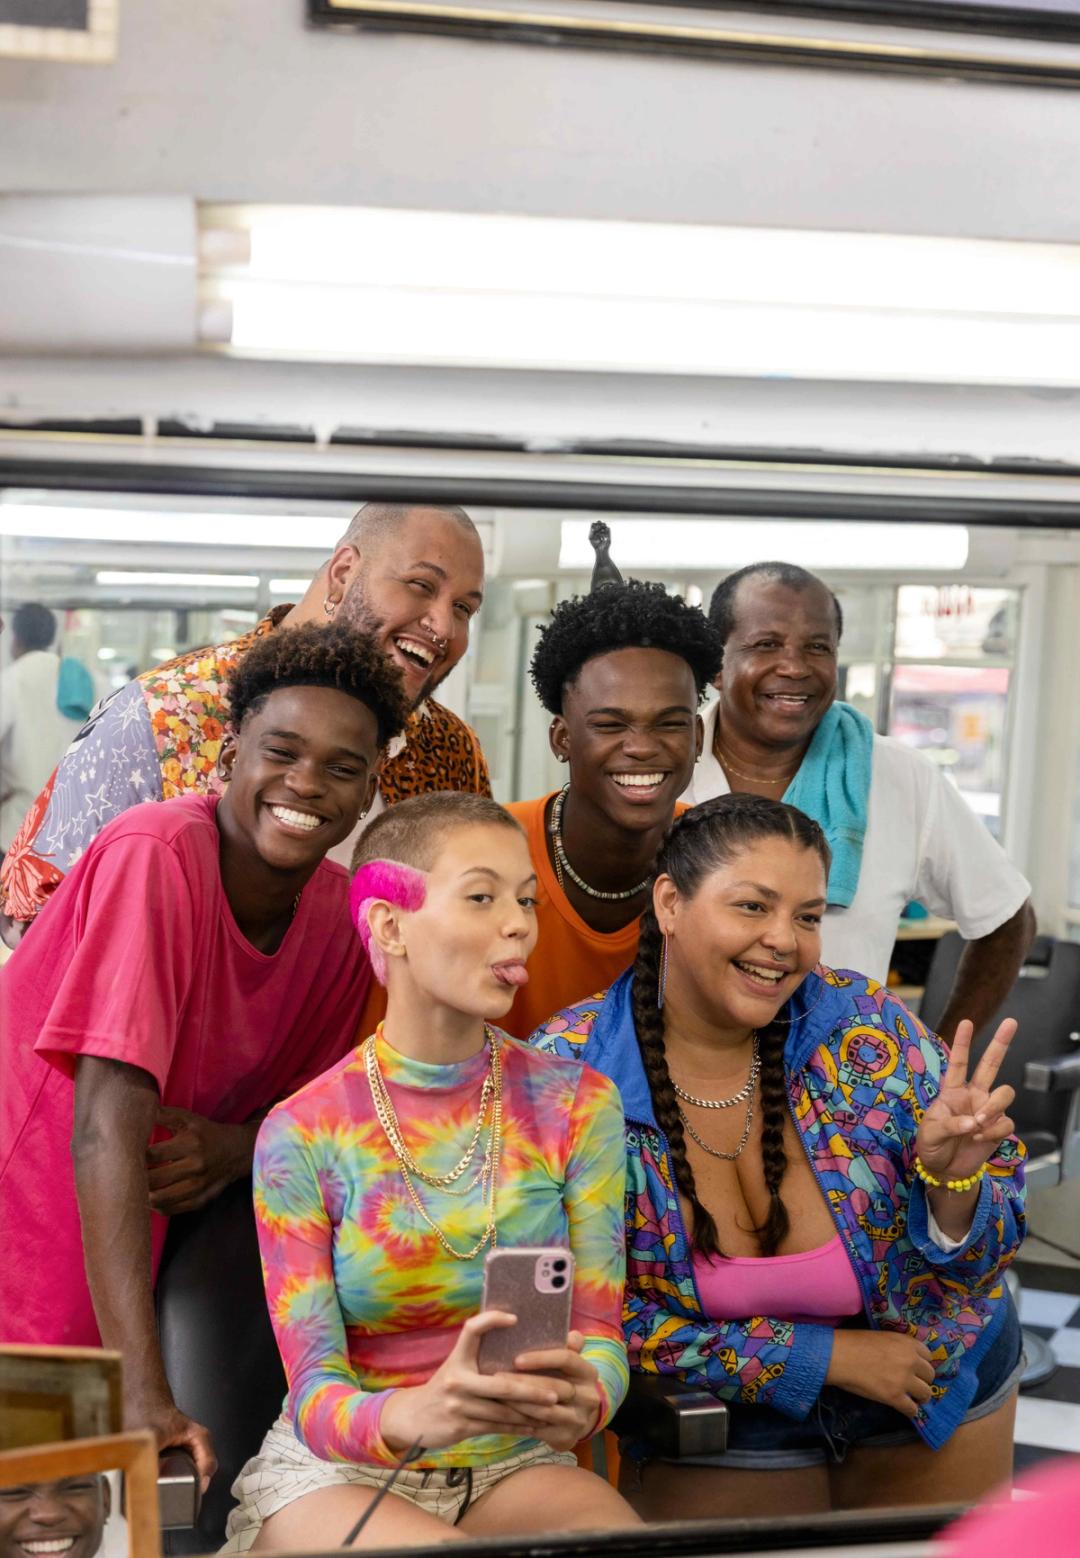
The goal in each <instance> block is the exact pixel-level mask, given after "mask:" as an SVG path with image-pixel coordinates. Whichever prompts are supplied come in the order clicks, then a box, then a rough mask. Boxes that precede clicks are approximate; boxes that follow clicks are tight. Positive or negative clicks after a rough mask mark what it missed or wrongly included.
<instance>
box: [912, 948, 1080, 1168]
mask: <svg viewBox="0 0 1080 1558" xmlns="http://www.w3.org/2000/svg"><path fill="white" fill-rule="evenodd" d="M964 946H965V943H964V941H963V938H962V937H961V936H959V935H958V934H957V932H955V931H952V932H950V934H949V935H947V936H943V937H942V938H941V940H940V941H939V942H938V944H937V949H936V950H935V952H934V957H933V961H932V962H931V964H930V972H929V974H928V976H927V980H926V990H925V992H924V994H923V998H922V1002H921V1005H920V1015H921V1017H922V1020H923V1022H925V1023H926V1025H927V1027H929V1028H931V1029H934V1031H935V1032H936V1031H937V1030H936V1024H937V1022H938V1021H939V1020H940V1018H941V1015H942V1013H943V1012H944V1010H945V1004H946V1002H947V1001H948V998H949V992H950V991H951V989H952V986H953V980H954V978H955V977H956V970H957V968H958V966H959V963H960V958H961V955H962V953H963V950H964ZM1006 1017H1015V1018H1016V1020H1017V1022H1018V1023H1019V1024H1020V1028H1019V1031H1018V1033H1017V1035H1016V1038H1015V1039H1014V1040H1013V1042H1012V1044H1011V1045H1010V1046H1009V1053H1008V1055H1007V1056H1006V1058H1005V1063H1004V1065H1003V1066H1002V1068H1001V1071H1000V1072H999V1073H998V1082H999V1083H1007V1084H1008V1085H1009V1086H1010V1087H1014V1088H1015V1089H1016V1102H1015V1104H1014V1105H1013V1107H1012V1110H1011V1111H1010V1112H1011V1114H1012V1117H1013V1119H1014V1120H1015V1121H1016V1131H1017V1135H1018V1136H1020V1137H1021V1138H1022V1139H1023V1141H1024V1142H1025V1143H1026V1144H1027V1149H1028V1152H1029V1153H1030V1155H1031V1156H1032V1157H1033V1158H1035V1157H1039V1156H1041V1155H1042V1154H1043V1153H1045V1152H1053V1151H1054V1150H1055V1149H1056V1148H1058V1147H1060V1146H1061V1144H1062V1139H1063V1136H1064V1132H1065V1120H1066V1116H1067V1115H1068V1112H1069V1103H1070V1099H1069V1094H1068V1093H1065V1092H1057V1093H1035V1092H1032V1091H1031V1090H1030V1089H1029V1088H1025V1087H1024V1067H1025V1065H1026V1064H1027V1062H1028V1061H1029V1060H1041V1059H1048V1058H1054V1057H1060V1056H1063V1055H1071V1054H1075V1053H1076V1049H1077V1045H1076V1041H1075V1040H1074V1039H1072V1038H1071V1037H1070V1035H1071V1034H1073V1033H1076V1032H1077V1031H1078V1030H1080V944H1077V943H1075V942H1069V941H1055V940H1054V939H1053V938H1052V937H1050V936H1037V937H1036V938H1035V941H1034V942H1033V943H1032V947H1031V951H1030V952H1029V953H1028V956H1027V958H1026V960H1025V962H1024V966H1023V968H1022V969H1021V970H1020V975H1019V977H1018V979H1017V981H1016V983H1015V984H1014V985H1013V987H1012V989H1011V991H1010V992H1009V994H1008V996H1007V997H1006V999H1005V1000H1004V1001H1003V1002H1002V1004H1001V1006H1000V1007H999V1008H998V1010H997V1011H996V1012H995V1013H994V1015H993V1016H992V1017H991V1019H990V1021H989V1022H987V1023H985V1024H984V1025H983V1027H981V1028H980V1029H979V1031H978V1033H976V1035H975V1042H974V1044H973V1046H972V1053H973V1055H975V1056H979V1055H981V1054H982V1052H983V1051H984V1050H985V1048H986V1046H987V1044H988V1043H989V1042H990V1040H991V1038H992V1037H993V1034H994V1030H995V1029H996V1028H997V1025H998V1023H1000V1022H1001V1021H1002V1020H1003V1019H1004V1018H1006Z"/></svg>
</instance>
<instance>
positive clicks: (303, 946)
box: [0, 795, 371, 1346]
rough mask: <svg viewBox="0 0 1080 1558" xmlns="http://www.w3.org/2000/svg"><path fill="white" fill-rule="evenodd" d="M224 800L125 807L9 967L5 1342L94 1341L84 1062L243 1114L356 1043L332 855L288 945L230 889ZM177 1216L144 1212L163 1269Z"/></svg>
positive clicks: (2, 1125)
mask: <svg viewBox="0 0 1080 1558" xmlns="http://www.w3.org/2000/svg"><path fill="white" fill-rule="evenodd" d="M216 807H217V798H216V797H214V796H206V795H199V796H190V797H188V796H185V797H183V798H181V799H177V800H172V801H167V802H166V803H165V804H164V805H160V804H159V805H155V804H152V803H148V804H146V805H142V806H135V807H132V808H131V809H130V810H129V811H127V812H125V813H124V814H123V815H122V816H120V817H118V818H116V820H115V821H114V822H112V823H110V824H109V825H108V827H106V828H104V829H103V830H102V832H101V833H99V834H98V836H97V837H96V838H95V839H94V841H93V842H92V843H91V844H90V846H89V848H88V849H87V851H86V853H85V854H84V855H83V856H82V858H81V859H80V860H79V861H78V862H77V864H76V865H75V866H74V868H73V869H72V870H71V872H70V873H69V875H68V876H67V877H66V878H65V879H64V881H63V883H62V884H61V886H60V887H58V888H57V890H56V893H55V894H54V896H53V897H52V899H51V900H50V902H49V905H48V907H47V909H46V911H45V913H44V914H42V916H41V917H40V919H39V920H38V921H37V922H36V923H35V924H34V926H33V927H32V929H31V930H30V931H29V933H28V934H27V935H26V936H25V937H24V939H23V940H22V941H21V942H20V944H19V947H18V949H17V951H16V952H15V954H14V955H13V956H12V957H11V958H10V959H9V960H8V962H7V963H6V964H5V966H4V967H3V969H2V970H0V1076H2V1079H3V1082H2V1086H0V1250H2V1251H3V1259H2V1260H0V1342H41V1343H68V1344H71V1345H81V1346H94V1345H97V1344H98V1330H97V1324H96V1321H95V1319H94V1311H93V1306H92V1304H91V1301H90V1293H89V1290H88V1288H87V1285H86V1278H85V1274H84V1268H83V1253H82V1239H81V1231H80V1223H79V1209H78V1202H77V1199H76V1194H75V1180H74V1174H73V1170H72V1166H71V1150H70V1143H71V1131H72V1118H73V1103H74V1095H75V1089H74V1085H73V1081H72V1078H73V1075H74V1069H75V1058H76V1056H78V1055H96V1056H101V1057H104V1058H109V1059H113V1060H120V1061H125V1062H126V1063H127V1064H129V1065H132V1066H138V1067H141V1069H142V1070H143V1071H147V1072H149V1074H150V1075H151V1076H152V1077H153V1078H154V1080H155V1082H156V1083H157V1086H158V1091H159V1092H160V1094H161V1099H162V1102H163V1103H164V1104H166V1105H169V1106H172V1107H176V1108H181V1109H191V1110H194V1111H195V1112H196V1113H198V1114H203V1115H207V1116H208V1117H209V1118H211V1119H214V1120H219V1121H223V1122H230V1123H237V1122H240V1121H243V1120H247V1119H249V1118H250V1117H251V1116H252V1115H253V1114H255V1113H257V1112H258V1111H260V1110H262V1109H265V1108H266V1107H267V1106H268V1105H270V1104H272V1103H274V1102H276V1101H277V1100H279V1099H282V1098H285V1097H287V1096H288V1095H289V1094H290V1093H293V1092H295V1091H296V1089H297V1088H299V1087H301V1086H303V1085H304V1083H306V1082H308V1081H310V1080H311V1079H312V1078H313V1077H316V1076H318V1075H319V1073H320V1072H321V1071H324V1070H326V1069H327V1067H329V1066H331V1065H333V1064H334V1063H335V1062H336V1061H338V1060H340V1059H341V1057H342V1056H343V1055H345V1054H346V1053H347V1052H348V1050H349V1048H350V1046H351V1044H352V1041H353V1036H354V1034H355V1031H356V1023H357V1019H358V1016H359V1012H360V1007H361V1004H362V1002H363V998H364V995H365V994H366V992H367V987H368V984H369V982H370V979H371V971H370V967H369V965H368V962H367V958H366V956H365V954H364V952H363V949H362V947H361V945H360V939H359V937H358V936H357V935H356V933H355V931H354V930H353V929H352V926H351V924H350V922H349V916H348V912H347V904H346V892H347V878H346V874H345V872H344V871H343V870H342V868H341V867H340V866H336V865H332V864H330V863H329V862H327V861H324V862H323V863H322V864H321V865H320V866H319V868H318V870H317V871H316V872H315V875H314V876H313V877H312V879H311V881H310V882H309V883H308V885H307V886H306V887H305V888H304V892H303V897H302V898H301V900H300V905H299V908H298V909H297V912H296V917H295V919H294V920H293V922H292V924H291V925H290V927H289V929H288V931H287V932H286V935H285V939H284V940H283V942H282V944H281V946H280V947H279V948H278V950H277V952H275V953H274V954H273V956H270V957H268V956H267V955H266V954H265V953H262V952H258V951H257V950H256V949H255V948H254V947H253V946H252V945H251V944H250V942H248V941H247V940H245V938H244V937H243V935H242V934H241V933H240V930H239V928H238V926H237V924H236V921H235V920H234V918H233V915H232V911H231V909H230V908H229V904H228V901H227V900H226V897H225V894H224V891H223V889H222V885H221V873H220V865H219V836H218V830H217V826H216V824H215V821H214V812H215V809H216ZM166 1228H167V1221H166V1219H165V1218H164V1217H161V1216H159V1215H158V1214H156V1213H155V1214H152V1216H151V1229H152V1240H153V1268H154V1274H155V1277H156V1274H157V1265H158V1261H159V1258H160V1255H161V1248H162V1244H163V1242H164V1238H165V1232H166Z"/></svg>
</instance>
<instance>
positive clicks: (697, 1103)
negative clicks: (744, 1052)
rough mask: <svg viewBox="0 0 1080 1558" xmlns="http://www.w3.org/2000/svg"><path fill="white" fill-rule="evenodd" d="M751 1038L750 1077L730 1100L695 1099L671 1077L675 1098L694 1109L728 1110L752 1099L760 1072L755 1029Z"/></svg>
mask: <svg viewBox="0 0 1080 1558" xmlns="http://www.w3.org/2000/svg"><path fill="white" fill-rule="evenodd" d="M751 1038H752V1042H753V1053H752V1055H751V1058H750V1075H749V1076H748V1077H747V1079H746V1081H745V1082H744V1083H743V1085H742V1087H740V1089H739V1091H738V1092H737V1093H733V1094H732V1095H731V1097H730V1098H695V1097H694V1095H693V1093H687V1092H685V1091H684V1090H683V1089H682V1088H681V1087H680V1086H679V1084H678V1082H676V1080H675V1078H674V1077H672V1078H671V1085H672V1087H673V1088H674V1089H675V1096H676V1098H681V1099H682V1101H683V1103H684V1104H693V1105H694V1107H695V1108H696V1109H730V1108H732V1106H733V1105H734V1104H741V1103H744V1102H745V1101H746V1099H748V1098H750V1097H752V1096H753V1092H754V1089H755V1087H757V1079H758V1076H759V1074H760V1072H761V1050H760V1048H759V1045H758V1036H757V1030H756V1029H755V1030H754V1032H753V1034H752V1035H751Z"/></svg>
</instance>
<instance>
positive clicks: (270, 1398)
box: [157, 1179, 286, 1553]
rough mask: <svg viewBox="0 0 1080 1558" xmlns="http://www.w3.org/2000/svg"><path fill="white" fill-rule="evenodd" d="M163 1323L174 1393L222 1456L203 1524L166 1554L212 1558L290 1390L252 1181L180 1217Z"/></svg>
mask: <svg viewBox="0 0 1080 1558" xmlns="http://www.w3.org/2000/svg"><path fill="white" fill-rule="evenodd" d="M157 1315H158V1332H159V1334H160V1337H161V1353H162V1358H163V1359H164V1363H165V1373H166V1375H167V1377H168V1380H169V1384H170V1385H171V1387H172V1390H173V1394H174V1396H175V1397H176V1400H177V1402H178V1403H179V1404H180V1406H181V1407H182V1408H183V1410H184V1411H185V1412H186V1413H187V1414H188V1415H189V1416H190V1417H193V1418H194V1419H195V1420H196V1421H197V1422H199V1423H204V1424H205V1425H206V1427H207V1428H209V1430H210V1432H211V1434H212V1435H213V1438H214V1448H215V1449H216V1451H217V1457H218V1469H217V1472H216V1474H215V1476H214V1479H213V1481H212V1482H211V1484H210V1487H209V1489H208V1490H207V1493H206V1496H205V1498H204V1499H203V1500H202V1506H201V1508H200V1509H197V1514H196V1519H195V1523H194V1524H193V1525H192V1526H190V1527H188V1528H187V1529H175V1528H174V1529H171V1530H170V1529H165V1530H164V1531H163V1537H162V1544H163V1549H164V1551H165V1552H166V1553H209V1552H213V1551H214V1550H215V1549H216V1548H218V1547H220V1546H221V1545H222V1543H223V1542H224V1540H225V1522H226V1520H227V1518H228V1514H229V1510H230V1509H231V1508H232V1506H233V1498H232V1495H231V1493H230V1489H231V1487H232V1484H233V1481H234V1479H235V1478H236V1475H237V1473H238V1472H239V1471H240V1468H241V1467H242V1466H243V1464H244V1462H245V1461H246V1460H247V1459H248V1458H249V1456H252V1455H254V1454H255V1453H256V1451H257V1450H258V1448H259V1445H260V1444H261V1443H262V1440H263V1436H264V1434H265V1433H266V1430H267V1429H268V1428H269V1427H270V1425H271V1423H272V1422H273V1421H274V1419H275V1418H276V1417H277V1415H278V1413H279V1412H280V1410H281V1403H282V1401H283V1400H284V1398H285V1389H286V1386H285V1373H284V1370H283V1369H282V1366H281V1359H280V1356H279V1354H278V1350H277V1343H276V1342H275V1340H274V1333H273V1330H272V1328H271V1325H270V1316H269V1314H268V1312H267V1308H266V1296H265V1293H264V1291H263V1280H262V1269H261V1267H260V1265H259V1246H258V1241H257V1238H256V1234H255V1213H254V1208H253V1206H252V1200H251V1181H250V1179H243V1180H238V1181H237V1182H236V1183H235V1184H233V1185H230V1186H229V1187H228V1189H227V1190H226V1191H225V1192H224V1193H223V1194H222V1195H220V1196H218V1197H217V1199H216V1200H214V1201H211V1202H210V1204H209V1205H208V1206H206V1207H204V1208H203V1209H202V1211H200V1212H190V1213H185V1214H184V1215H183V1216H180V1217H174V1218H173V1219H172V1222H171V1224H170V1227H169V1234H168V1238H167V1240H166V1244H165V1253H164V1257H163V1259H162V1263H161V1271H160V1273H159V1275H158V1284H157ZM175 1496H176V1495H175V1494H174V1497H175ZM163 1513H164V1507H163ZM163 1525H164V1521H163Z"/></svg>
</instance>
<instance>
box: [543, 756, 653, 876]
mask: <svg viewBox="0 0 1080 1558" xmlns="http://www.w3.org/2000/svg"><path fill="white" fill-rule="evenodd" d="M569 788H570V786H569V784H564V785H563V787H562V789H561V790H560V791H559V793H558V795H557V796H556V797H555V804H554V806H553V807H552V808H551V823H550V825H549V827H548V832H549V833H550V834H551V843H552V848H553V851H554V854H555V875H556V877H557V879H558V883H559V886H560V887H561V888H562V890H563V892H564V893H565V891H566V883H565V882H564V881H563V872H564V871H565V872H566V874H567V876H568V877H569V878H570V880H571V881H572V882H573V884H574V886H575V887H579V888H580V889H581V891H582V892H583V893H587V894H588V896H589V897H590V898H603V899H604V900H605V901H606V902H608V903H623V902H625V900H626V899H627V898H636V897H637V896H638V894H639V893H643V892H644V891H645V889H646V888H647V887H648V885H649V880H650V877H648V876H647V877H646V878H645V880H644V881H643V882H639V883H638V885H637V886H636V887H628V888H626V889H625V890H624V891H623V892H620V893H602V892H601V891H600V889H599V888H598V887H590V886H589V884H588V882H586V881H585V880H584V879H583V878H582V877H580V876H578V874H577V872H576V871H575V870H574V868H573V866H572V865H571V864H570V862H569V860H568V859H567V858H566V850H565V848H564V847H563V841H562V809H563V802H564V801H565V800H566V792H567V791H568V790H569ZM650 876H651V873H650Z"/></svg>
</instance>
